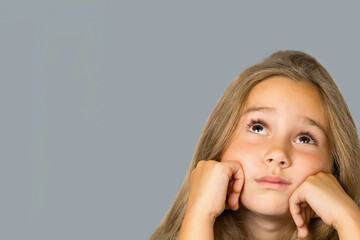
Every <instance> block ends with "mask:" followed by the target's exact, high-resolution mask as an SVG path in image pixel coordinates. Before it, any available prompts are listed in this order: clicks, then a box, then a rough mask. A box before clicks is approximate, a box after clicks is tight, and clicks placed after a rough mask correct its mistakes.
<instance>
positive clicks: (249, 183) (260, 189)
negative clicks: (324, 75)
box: [179, 76, 360, 239]
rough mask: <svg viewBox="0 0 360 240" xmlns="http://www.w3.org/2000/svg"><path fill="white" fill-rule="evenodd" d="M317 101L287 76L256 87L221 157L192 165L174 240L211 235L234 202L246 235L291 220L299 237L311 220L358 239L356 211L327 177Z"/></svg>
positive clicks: (275, 229) (272, 235)
mask: <svg viewBox="0 0 360 240" xmlns="http://www.w3.org/2000/svg"><path fill="white" fill-rule="evenodd" d="M321 103H322V100H321V97H320V95H319V93H318V91H317V89H316V88H314V87H313V86H311V85H309V84H306V83H297V82H294V81H293V80H291V79H288V78H285V77H279V76H276V77H271V78H269V79H266V80H264V81H262V82H260V83H259V84H258V85H256V86H255V87H254V88H253V89H252V90H251V92H250V94H249V96H248V98H247V100H246V102H245V107H244V111H243V114H242V115H241V118H240V119H239V123H238V127H237V129H236V131H235V133H234V134H233V136H232V138H231V139H230V141H229V143H228V146H227V147H226V149H225V151H224V154H223V156H222V159H221V162H216V161H212V160H208V161H200V162H199V163H198V165H197V166H196V168H195V169H194V170H193V172H192V174H191V179H190V195H189V199H188V206H187V210H186V214H185V218H184V221H183V224H182V228H181V230H180V235H179V239H213V224H214V222H215V219H216V217H218V216H219V215H220V214H221V213H222V212H223V211H224V209H225V208H230V209H232V210H237V209H239V207H244V208H246V209H247V210H248V211H246V215H245V216H244V218H245V219H246V221H244V224H245V225H244V227H245V229H246V230H247V233H248V239H279V238H280V237H281V235H282V233H283V231H284V230H286V228H288V227H289V226H290V225H289V223H292V224H294V223H295V224H296V226H297V227H298V235H299V237H305V236H306V235H307V234H308V230H307V224H308V222H309V220H310V218H312V217H320V218H321V219H322V220H323V221H324V222H325V223H326V224H328V225H331V226H333V227H334V228H335V229H336V230H337V231H338V233H339V236H340V239H356V237H359V239H360V226H359V222H360V211H359V208H358V207H357V205H356V204H355V203H354V202H353V201H352V199H351V198H350V197H348V196H347V195H346V193H345V192H344V190H343V189H342V188H341V186H340V184H339V183H338V182H337V180H336V178H335V177H333V176H332V175H331V174H330V172H331V169H330V166H331V161H330V149H329V142H328V138H327V134H326V132H327V130H326V129H327V128H328V123H327V120H326V115H325V112H324V110H323V107H322V104H321ZM263 177H270V178H271V177H273V178H274V177H275V180H274V179H270V180H269V179H265V180H263V179H262V178H263ZM280 180H281V181H283V182H285V183H283V184H279V183H276V182H278V181H280ZM274 182H275V183H274ZM349 232H351V234H352V235H351V236H348V235H347V234H349ZM354 237H355V238H354Z"/></svg>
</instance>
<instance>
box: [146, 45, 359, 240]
mask: <svg viewBox="0 0 360 240" xmlns="http://www.w3.org/2000/svg"><path fill="white" fill-rule="evenodd" d="M359 157H360V148H359V139H358V135H357V130H356V127H355V124H354V121H353V119H352V117H351V115H350V112H349V110H348V107H347V105H346V103H345V101H344V99H343V97H342V95H341V93H340V91H339V89H338V88H337V86H336V84H335V82H334V81H333V79H332V78H331V76H330V75H329V73H328V72H327V71H326V70H325V68H324V67H322V66H321V65H320V64H319V63H318V62H317V61H316V60H315V59H314V58H312V57H311V56H309V55H307V54H305V53H302V52H298V51H279V52H276V53H274V54H272V55H271V56H269V57H268V58H266V59H264V60H263V61H261V62H260V63H257V64H255V65H253V66H251V67H249V68H247V69H245V70H244V71H243V72H242V73H241V74H240V75H239V76H238V77H237V79H235V80H234V81H233V82H232V83H231V85H230V86H229V87H228V89H227V90H226V91H225V93H224V94H223V96H222V98H221V99H220V101H219V102H218V104H217V105H216V107H215V109H214V110H213V112H212V113H211V115H210V117H209V119H208V121H207V123H206V125H205V127H204V129H203V132H202V134H201V137H200V139H199V143H198V145H197V147H196V150H195V154H194V157H193V160H192V162H191V165H190V167H189V170H188V173H187V176H186V178H185V181H184V183H183V185H182V187H181V189H180V191H179V192H178V195H177V196H176V199H175V201H174V203H173V205H172V207H171V209H170V211H169V212H168V213H167V215H166V217H165V218H164V220H163V222H162V223H161V225H160V226H159V228H158V229H157V231H156V232H155V233H154V235H153V237H156V236H166V237H167V238H169V239H171V238H172V237H175V236H176V234H177V232H178V231H179V229H180V226H181V222H182V219H183V217H184V214H185V211H186V203H187V198H188V194H189V182H190V174H191V172H192V170H193V169H194V168H195V167H196V164H197V163H198V162H199V161H200V160H217V161H227V160H239V161H240V162H241V163H242V165H243V168H244V174H245V185H244V187H243V192H242V195H241V201H242V203H243V204H244V205H245V207H247V208H249V209H250V210H251V209H252V210H254V211H259V210H261V209H263V207H262V206H263V205H261V204H265V203H266V198H267V200H269V199H272V200H274V199H276V201H277V204H278V205H275V204H274V207H273V208H268V210H267V212H263V213H264V214H270V215H281V214H287V212H288V205H284V204H283V203H284V202H286V200H287V199H286V198H284V196H288V197H289V196H290V195H289V193H290V192H291V191H292V190H293V189H294V188H295V187H296V186H298V185H299V184H300V182H301V181H303V180H304V179H305V178H306V177H307V176H309V175H312V174H315V173H317V172H319V171H323V172H332V173H333V174H334V175H335V176H336V177H337V178H338V180H339V182H340V184H341V185H342V186H343V188H344V189H345V191H346V192H347V194H348V195H349V196H350V197H351V198H353V199H354V200H355V201H356V203H358V204H359V191H358V189H357V187H356V186H357V183H358V180H359V175H360V170H359V163H358V160H359ZM284 168H288V169H290V168H292V169H293V170H292V172H291V173H289V174H284V172H285V171H282V169H284ZM280 173H282V174H280ZM268 175H280V177H281V178H283V180H284V181H286V182H287V183H289V184H288V186H284V189H282V190H281V191H277V192H282V193H284V194H282V195H280V194H275V193H274V191H269V193H268V194H267V195H266V194H264V193H263V192H262V194H261V195H262V200H261V199H260V198H254V196H255V195H254V194H255V193H256V191H258V189H256V188H254V185H251V181H257V180H259V178H262V177H266V176H268ZM271 192H272V193H271ZM264 199H265V201H264ZM280 205H282V207H280ZM256 207H258V208H256ZM238 219H239V214H238V213H236V212H232V211H224V213H223V214H222V215H221V216H220V217H218V219H217V221H216V222H215V226H214V231H215V236H216V237H219V238H221V239H225V236H227V237H229V236H233V237H234V238H235V237H239V234H240V235H241V231H240V230H239V226H238V225H239V224H238ZM313 226H315V227H313V228H311V226H310V231H312V232H313V234H315V236H318V238H317V239H327V237H328V236H329V234H331V231H330V228H328V227H327V226H325V225H324V224H323V223H322V222H320V221H318V222H316V223H315V225H313ZM225 229H227V230H225ZM229 229H232V230H231V231H230V232H229ZM294 236H296V234H295V235H294ZM320 236H323V237H320ZM226 239H227V238H226ZM230 239H231V237H230Z"/></svg>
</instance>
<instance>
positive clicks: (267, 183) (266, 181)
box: [255, 175, 291, 190]
mask: <svg viewBox="0 0 360 240" xmlns="http://www.w3.org/2000/svg"><path fill="white" fill-rule="evenodd" d="M255 182H256V183H257V184H259V185H260V186H262V187H264V188H267V189H274V190H281V189H286V188H287V187H288V186H289V185H290V184H291V183H289V182H288V181H286V180H285V179H283V178H281V177H279V176H274V175H267V176H264V177H261V178H258V179H255Z"/></svg>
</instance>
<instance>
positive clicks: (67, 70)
mask: <svg viewBox="0 0 360 240" xmlns="http://www.w3.org/2000/svg"><path fill="white" fill-rule="evenodd" d="M270 2H271V3H270ZM359 22H360V14H359V4H356V3H355V1H353V2H351V1H348V2H342V3H341V4H340V3H334V2H332V1H298V2H294V1H281V2H280V1H264V2H260V1H256V2H255V1H254V2H253V3H249V2H241V1H216V2H215V1H114V2H111V1H95V0H92V1H74V0H71V1H70V0H63V1H38V0H33V1H20V2H19V1H2V2H1V4H0V30H1V38H0V43H1V44H0V66H1V71H0V76H1V81H0V82H1V85H0V104H1V105H0V107H1V120H0V121H1V124H0V133H1V137H0V139H1V151H0V154H1V155H0V157H1V165H0V189H1V197H0V202H1V204H0V226H1V227H0V239H36V240H42V239H44V240H45V239H46V240H47V239H148V238H149V236H150V235H151V234H152V233H153V231H154V230H155V228H156V227H157V226H158V225H159V223H160V222H161V220H162V218H163V216H164V215H165V213H166V211H167V210H168V209H169V207H170V205H171V203H172V201H173V199H174V197H175V195H176V193H177V191H178V189H179V187H180V186H181V184H182V181H183V180H184V177H185V173H186V171H187V168H188V165H189V163H190V160H191V157H192V155H193V151H194V148H195V145H196V143H197V140H198V138H199V135H200V133H201V130H202V128H203V126H204V124H205V122H206V120H207V118H208V116H209V114H210V112H211V111H212V109H213V108H214V106H215V104H216V103H217V101H218V100H219V98H220V96H221V95H222V93H223V92H224V90H225V89H226V88H227V87H228V85H229V84H230V82H231V81H232V80H234V79H235V77H236V76H237V75H238V74H239V73H240V72H241V71H242V70H243V69H244V68H245V67H247V66H250V65H252V64H254V63H256V62H258V61H260V60H261V59H263V58H265V57H267V56H268V55H270V54H271V53H273V52H274V51H277V50H280V49H295V50H301V51H305V52H307V53H309V54H311V55H313V56H314V57H316V58H317V59H318V60H319V61H320V62H321V63H322V64H323V65H324V66H325V67H326V68H327V69H328V70H329V72H330V73H331V74H332V76H333V77H334V79H335V80H336V81H337V83H338V85H339V87H340V89H341V90H342V92H343V94H344V96H345V99H346V100H347V102H348V104H349V107H350V110H351V111H352V114H353V117H354V119H355V121H356V122H357V124H358V125H359V122H360V112H359V105H358V103H359V100H360V96H359V75H358V69H359V67H360V66H359V55H360V47H359V45H358V44H359V42H360V34H359Z"/></svg>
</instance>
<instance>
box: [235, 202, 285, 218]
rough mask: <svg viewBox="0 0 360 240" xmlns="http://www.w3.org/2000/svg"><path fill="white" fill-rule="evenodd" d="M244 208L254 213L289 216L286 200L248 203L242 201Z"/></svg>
mask: <svg viewBox="0 0 360 240" xmlns="http://www.w3.org/2000/svg"><path fill="white" fill-rule="evenodd" d="M242 205H243V207H244V208H245V209H247V210H249V211H250V212H252V213H254V214H256V215H263V216H269V217H270V216H273V217H281V218H282V217H286V218H288V217H289V216H290V210H289V204H288V203H287V202H285V203H283V202H278V203H275V202H274V201H273V202H268V201H267V202H262V201H260V202H259V201H252V202H250V203H246V202H242Z"/></svg>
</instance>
